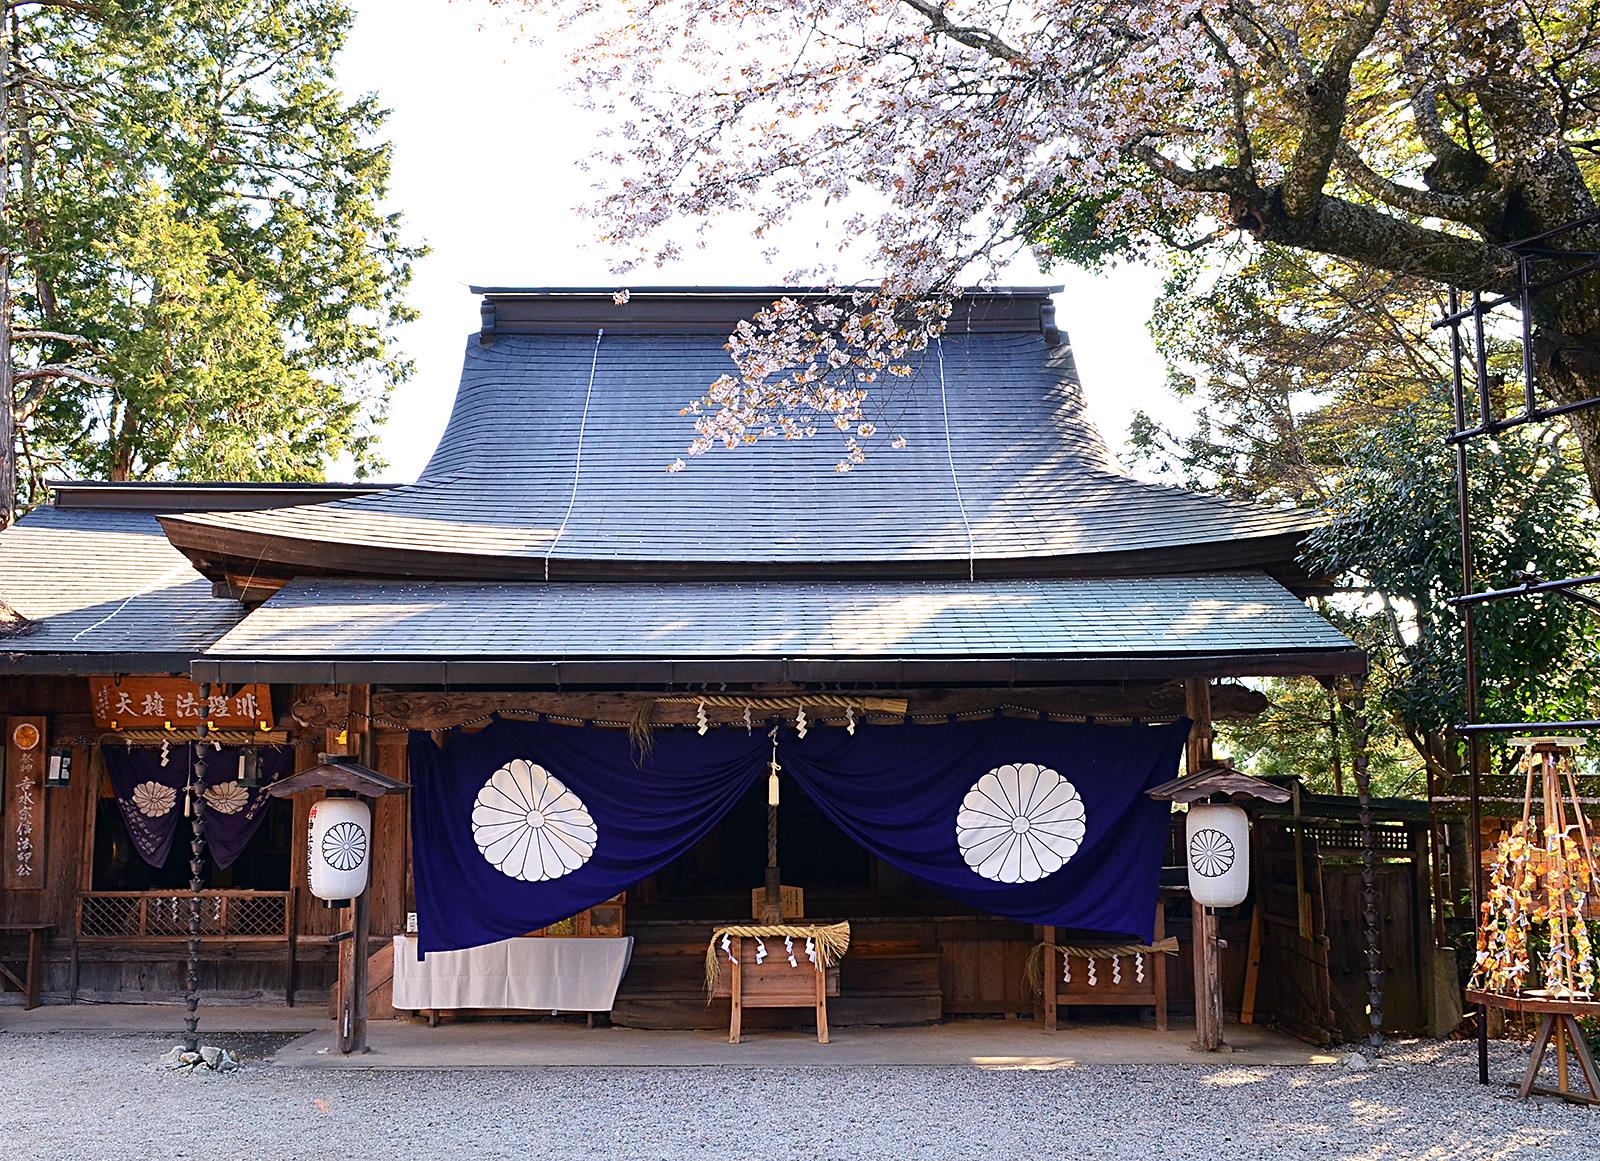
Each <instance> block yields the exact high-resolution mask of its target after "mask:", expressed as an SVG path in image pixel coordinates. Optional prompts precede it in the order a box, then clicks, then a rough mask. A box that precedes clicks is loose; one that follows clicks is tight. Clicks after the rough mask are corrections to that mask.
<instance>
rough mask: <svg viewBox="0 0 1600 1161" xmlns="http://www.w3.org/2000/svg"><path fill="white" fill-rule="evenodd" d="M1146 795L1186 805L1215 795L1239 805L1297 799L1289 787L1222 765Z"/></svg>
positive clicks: (1188, 776) (1164, 785) (1186, 776)
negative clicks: (1227, 798)
mask: <svg viewBox="0 0 1600 1161" xmlns="http://www.w3.org/2000/svg"><path fill="white" fill-rule="evenodd" d="M1145 793H1146V794H1148V795H1149V796H1150V797H1151V798H1154V799H1156V800H1158V801H1166V802H1182V803H1185V804H1187V803H1191V802H1204V801H1205V800H1206V799H1208V798H1210V797H1211V796H1212V795H1214V794H1225V795H1227V796H1228V797H1229V798H1232V799H1234V800H1235V801H1240V800H1243V801H1250V800H1259V801H1262V802H1288V801H1289V799H1290V798H1292V797H1293V793H1292V792H1291V791H1290V790H1288V789H1287V788H1285V787H1282V786H1279V785H1277V784H1276V783H1272V782H1268V781H1267V780H1266V779H1265V778H1257V777H1255V776H1254V775H1252V774H1245V773H1243V772H1242V771H1239V770H1235V769H1234V768H1233V767H1232V766H1228V765H1224V764H1220V763H1219V764H1217V765H1215V766H1207V767H1206V768H1205V769H1203V770H1201V771H1199V772H1197V773H1195V774H1189V775H1185V776H1184V777H1182V778H1174V779H1173V780H1172V781H1171V782H1163V783H1162V784H1161V785H1160V786H1155V787H1152V788H1151V789H1149V790H1146V791H1145Z"/></svg>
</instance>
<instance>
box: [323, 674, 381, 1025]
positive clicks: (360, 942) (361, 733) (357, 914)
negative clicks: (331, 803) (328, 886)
mask: <svg viewBox="0 0 1600 1161" xmlns="http://www.w3.org/2000/svg"><path fill="white" fill-rule="evenodd" d="M371 704H372V687H371V686H370V685H352V686H351V687H350V711H351V712H350V720H349V722H348V723H347V724H346V726H345V731H346V733H345V744H344V747H343V752H344V753H345V754H347V755H350V756H352V757H354V758H356V759H357V760H358V761H360V762H361V763H362V764H363V765H365V766H369V767H370V766H371V765H372V764H373V758H374V753H373V749H374V747H373V739H372V727H371V722H370V721H369V720H368V718H367V716H366V715H367V714H368V712H369V711H370V707H371ZM333 732H334V731H330V733H333ZM333 740H334V739H332V738H330V741H333ZM329 752H330V753H334V752H336V751H334V750H333V749H331V748H330V750H329ZM362 801H364V802H365V803H366V804H367V809H368V810H369V811H371V812H372V817H373V820H374V823H376V819H377V815H378V804H377V801H376V800H375V799H372V798H363V799H362ZM373 834H374V836H376V834H377V827H376V825H374V827H373ZM374 862H375V860H374V858H373V856H372V854H371V853H370V852H369V853H368V856H367V865H368V872H367V886H366V888H365V889H364V890H363V891H362V892H361V894H360V895H358V896H357V897H356V899H355V901H354V902H353V903H352V904H351V908H350V938H349V939H348V940H346V941H345V943H346V947H341V948H340V949H339V952H340V954H339V991H340V995H341V997H342V998H343V1003H342V1004H341V1005H340V1012H339V1051H340V1052H342V1053H345V1054H346V1055H350V1054H360V1053H364V1052H366V1051H367V990H368V986H369V983H368V978H367V976H368V971H367V961H368V959H369V957H370V956H371V950H370V948H369V946H368V936H369V929H370V927H371V915H372V865H373V863H374ZM347 948H348V950H347Z"/></svg>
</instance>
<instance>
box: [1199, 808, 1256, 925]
mask: <svg viewBox="0 0 1600 1161" xmlns="http://www.w3.org/2000/svg"><path fill="white" fill-rule="evenodd" d="M1184 849H1185V850H1186V851H1187V852H1188V863H1189V894H1190V895H1192V896H1193V897H1194V900H1195V902H1196V903H1200V904H1203V905H1204V906H1206V907H1235V906H1237V905H1238V904H1240V903H1243V902H1244V900H1245V896H1246V895H1248V894H1249V893H1250V818H1249V816H1248V815H1246V814H1245V812H1244V809H1243V808H1242V807H1238V806H1234V805H1233V804H1232V803H1216V802H1196V803H1192V804H1191V805H1190V807H1189V817H1188V821H1187V822H1186V824H1185V826H1184Z"/></svg>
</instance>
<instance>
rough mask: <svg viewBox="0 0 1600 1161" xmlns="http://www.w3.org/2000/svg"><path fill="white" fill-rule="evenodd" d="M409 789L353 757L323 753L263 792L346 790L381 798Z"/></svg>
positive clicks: (278, 795) (276, 795)
mask: <svg viewBox="0 0 1600 1161" xmlns="http://www.w3.org/2000/svg"><path fill="white" fill-rule="evenodd" d="M410 789H411V787H410V786H408V785H406V784H405V783H404V782H401V781H400V780H399V779H396V778H391V777H389V776H388V775H387V774H381V773H379V772H378V771H376V770H374V769H372V767H370V766H363V765H362V764H361V763H360V762H357V761H356V760H355V759H354V758H344V757H340V756H338V755H334V754H323V755H322V762H321V764H319V765H316V766H313V767H311V769H309V770H302V771H301V772H300V773H298V774H291V775H290V776H289V777H287V778H280V779H278V781H276V782H274V783H273V784H272V785H271V787H269V788H268V790H267V793H268V794H270V795H272V796H273V797H274V798H287V797H288V796H289V795H291V794H298V793H299V792H300V791H302V790H346V791H350V792H353V793H355V794H359V795H360V796H361V797H363V798H382V797H384V796H385V795H387V794H405V793H406V792H407V791H409V790H410Z"/></svg>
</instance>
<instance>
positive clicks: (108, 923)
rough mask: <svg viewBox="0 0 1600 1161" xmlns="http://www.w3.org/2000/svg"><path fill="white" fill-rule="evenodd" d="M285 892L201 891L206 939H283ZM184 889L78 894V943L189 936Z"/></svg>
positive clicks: (286, 930) (287, 923) (287, 918)
mask: <svg viewBox="0 0 1600 1161" xmlns="http://www.w3.org/2000/svg"><path fill="white" fill-rule="evenodd" d="M289 898H290V896H289V892H287V891H202V892H200V935H201V937H202V938H206V939H227V940H234V941H256V942H269V941H276V942H281V941H284V940H288V939H289V938H290V937H291V933H292V923H293V918H294V908H293V907H292V906H290V902H289ZM191 899H192V897H191V895H190V894H189V892H187V891H85V892H84V893H83V894H81V895H79V896H78V939H79V940H80V941H92V940H104V941H107V942H110V941H123V942H126V941H129V940H139V941H146V940H148V941H152V942H153V941H162V940H170V941H180V940H185V939H188V938H189V908H190V905H191Z"/></svg>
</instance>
